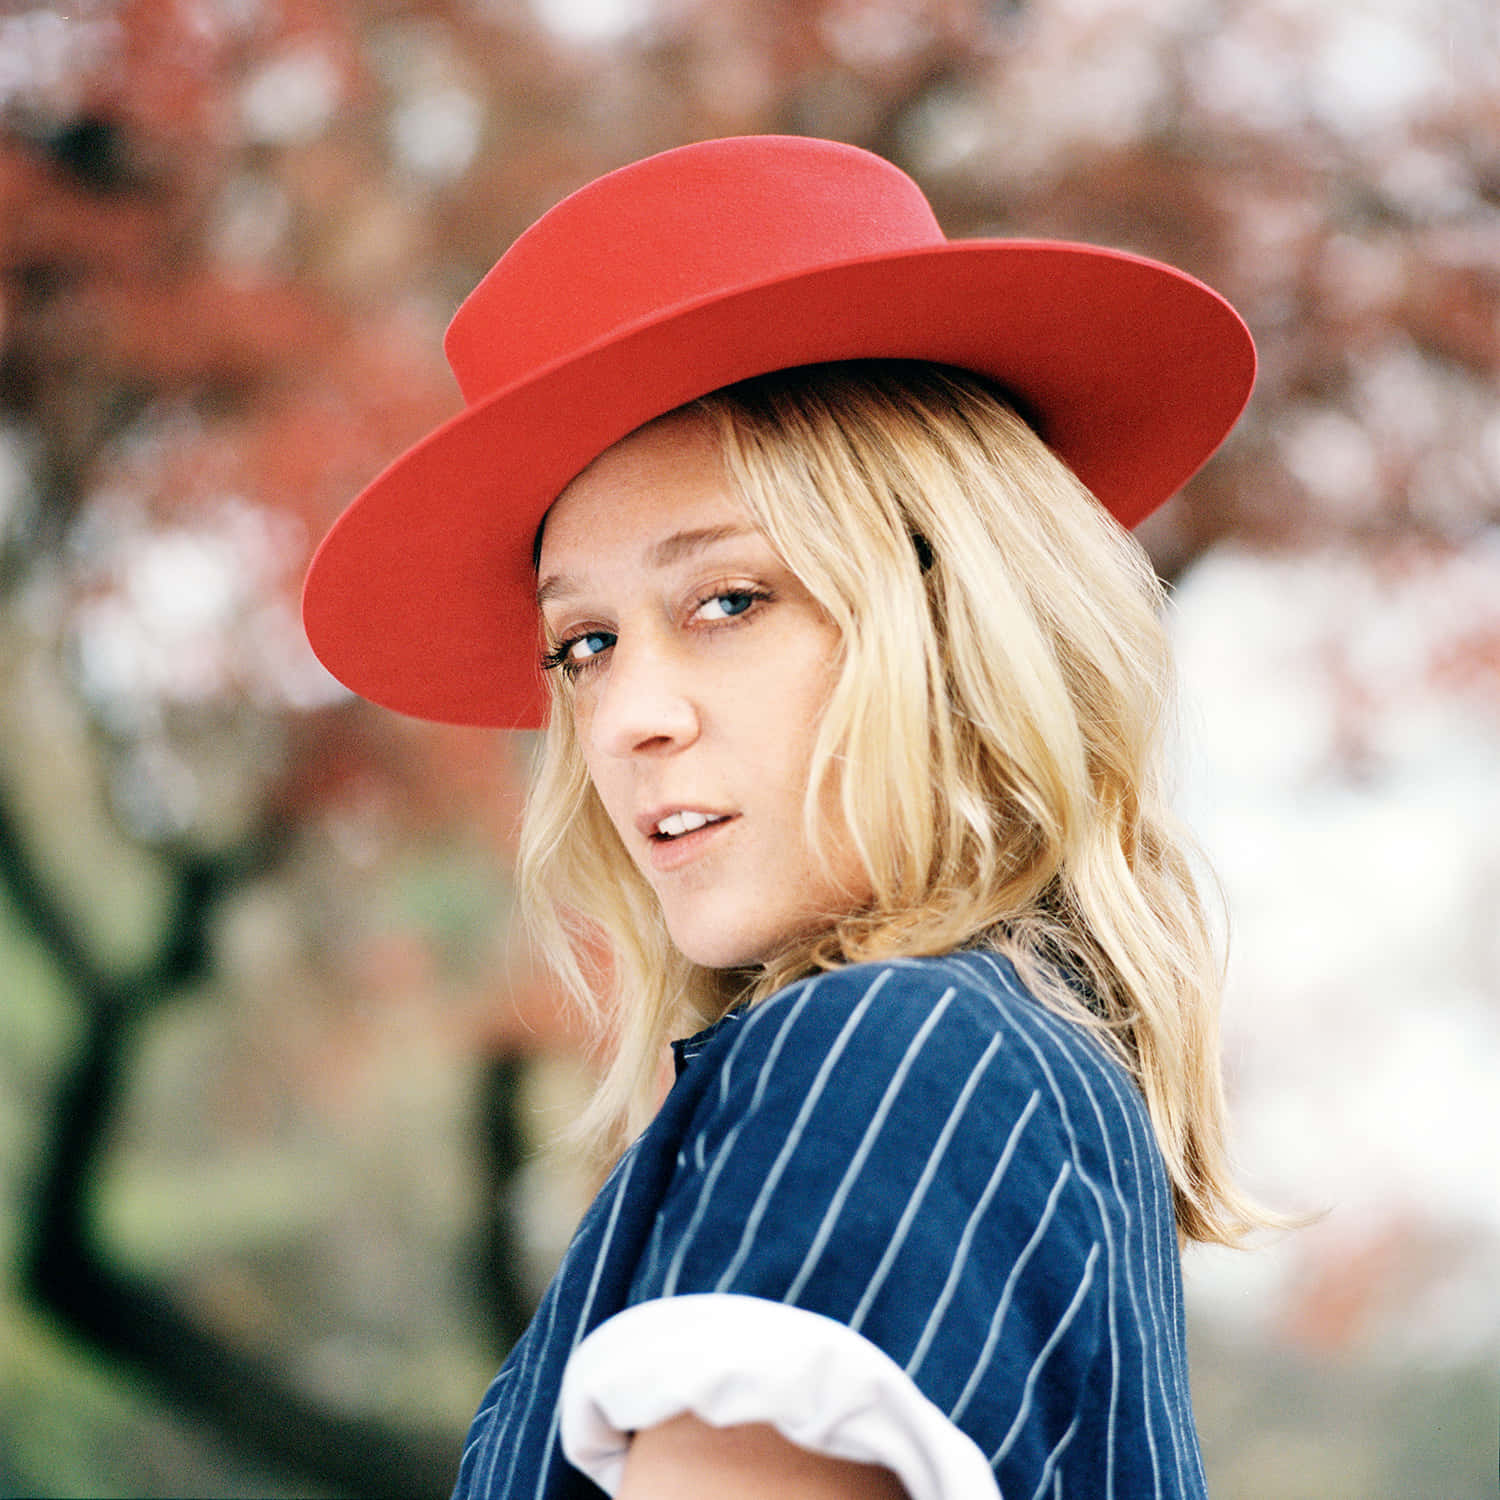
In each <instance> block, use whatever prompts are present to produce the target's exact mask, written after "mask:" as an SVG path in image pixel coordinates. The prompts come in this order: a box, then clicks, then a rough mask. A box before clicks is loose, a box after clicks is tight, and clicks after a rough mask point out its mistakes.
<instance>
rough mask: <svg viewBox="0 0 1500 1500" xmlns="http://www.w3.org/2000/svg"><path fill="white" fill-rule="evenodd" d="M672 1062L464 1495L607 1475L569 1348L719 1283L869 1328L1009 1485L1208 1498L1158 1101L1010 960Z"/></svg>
mask: <svg viewBox="0 0 1500 1500" xmlns="http://www.w3.org/2000/svg"><path fill="white" fill-rule="evenodd" d="M679 1068H680V1072H679V1077H678V1079H677V1081H676V1083H675V1085H674V1087H673V1088H672V1090H671V1092H670V1093H669V1094H668V1096H667V1099H666V1102H665V1103H664V1105H663V1106H662V1109H661V1111H660V1112H659V1114H658V1115H657V1117H656V1119H655V1120H654V1121H653V1122H652V1124H651V1126H650V1127H649V1128H648V1129H647V1130H646V1131H645V1132H644V1133H643V1134H642V1135H641V1137H640V1138H639V1139H638V1140H637V1141H636V1142H635V1144H634V1145H633V1146H632V1147H631V1149H630V1150H629V1151H628V1152H627V1153H626V1154H625V1155H624V1156H623V1157H622V1158H621V1160H620V1161H619V1163H618V1164H617V1165H616V1167H615V1169H614V1171H613V1172H612V1173H611V1175H610V1177H609V1179H608V1181H607V1182H606V1183H605V1185H604V1186H603V1188H602V1189H601V1190H600V1192H599V1195H598V1197H597V1198H596V1199H595V1201H594V1202H593V1204H592V1205H591V1206H590V1208H589V1210H588V1212H587V1214H586V1215H585V1217H584V1219H583V1221H582V1223H581V1225H580V1227H579V1229H578V1232H577V1234H576V1236H575V1237H574V1239H573V1242H572V1244H571V1245H570V1247H569V1249H568V1251H567V1254H566V1256H565V1257H564V1259H563V1262H562V1264H561V1266H560V1268H559V1270H558V1272H557V1275H556V1277H555V1279H554V1280H553V1282H552V1285H551V1286H550V1288H549V1289H548V1291H547V1294H546V1296H545V1298H544V1299H543V1301H542V1304H541V1306H540V1308H539V1310H538V1312H537V1314H536V1317H535V1319H534V1320H533V1322H532V1324H531V1327H530V1328H529V1329H528V1331H527V1333H526V1334H525V1336H524V1337H523V1338H522V1339H521V1341H520V1342H519V1343H518V1344H517V1346H516V1348H515V1349H514V1350H513V1351H512V1353H511V1355H510V1358H509V1359H508V1360H507V1361H506V1363H505V1366H504V1368H503V1369H502V1370H501V1371H500V1374H499V1375H498V1376H497V1377H496V1379H495V1381H494V1383H493V1384H492V1385H491V1387H490V1389H489V1391H488V1392H487V1393H486V1395H485V1398H484V1401H483V1404H482V1405H481V1407H480V1410H479V1413H478V1416H477V1417H476V1418H475V1421H474V1424H473V1427H472V1429H471V1431H470V1436H469V1442H468V1446H467V1448H466V1450H465V1452H464V1456H463V1463H462V1469H461V1472H460V1476H459V1480H458V1485H457V1489H456V1491H455V1495H456V1496H458V1497H464V1500H468V1497H474V1500H479V1497H485V1500H501V1497H504V1500H516V1497H522V1496H525V1497H527V1500H533V1497H534V1500H544V1497H545V1500H564V1497H570V1500H581V1497H585V1496H598V1495H599V1494H601V1493H602V1492H601V1491H600V1490H599V1489H598V1488H597V1486H595V1485H594V1484H593V1483H592V1481H590V1480H589V1479H587V1478H586V1477H584V1476H583V1475H582V1474H581V1473H580V1472H579V1471H578V1470H576V1469H575V1468H573V1467H572V1465H570V1464H569V1463H568V1461H567V1460H566V1459H565V1458H564V1457H563V1455H562V1453H561V1451H560V1449H559V1446H558V1415H557V1403H558V1391H559V1386H560V1383H561V1380H562V1375H563V1370H564V1367H565V1365H566V1364H567V1361H568V1358H569V1356H570V1354H571V1353H572V1351H573V1349H574V1348H575V1347H576V1346H577V1344H578V1343H579V1342H580V1341H581V1340H582V1339H583V1338H584V1337H585V1336H586V1335H587V1334H588V1333H589V1332H590V1331H591V1330H593V1329H595V1328H596V1327H598V1326H599V1325H600V1324H602V1323H604V1322H605V1321H606V1320H607V1319H609V1318H610V1317H611V1316H612V1315H614V1314H615V1313H618V1312H620V1311H621V1310H623V1309H625V1308H627V1307H631V1306H635V1305H637V1304H642V1303H647V1302H650V1301H652V1300H653V1299H659V1298H670V1297H674V1296H682V1295H686V1294H704V1293H708V1294H712V1293H729V1294H734V1295H737V1296H741V1297H745V1296H748V1297H754V1298H761V1299H767V1300H769V1301H773V1302H778V1303H785V1304H788V1305H790V1306H792V1307H796V1308H802V1309H806V1310H808V1311H810V1312H814V1313H819V1314H822V1315H823V1316H824V1317H827V1318H832V1319H834V1320H836V1321H837V1322H839V1323H842V1324H844V1325H846V1327H848V1328H850V1329H852V1330H854V1331H855V1332H856V1333H858V1334H859V1335H860V1336H861V1337H862V1338H863V1339H865V1340H868V1341H869V1342H870V1343H871V1344H873V1345H874V1346H875V1347H876V1348H878V1349H879V1350H881V1351H883V1352H884V1354H885V1355H887V1356H889V1357H890V1359H891V1360H894V1361H895V1362H896V1364H897V1365H899V1366H900V1367H901V1368H902V1369H903V1370H904V1371H905V1373H906V1376H908V1377H909V1378H910V1380H911V1381H912V1382H913V1383H914V1385H915V1386H916V1387H917V1388H918V1389H919V1390H920V1392H921V1393H922V1395H923V1396H925V1397H926V1398H927V1400H929V1401H930V1402H932V1403H933V1404H934V1405H935V1406H936V1407H937V1408H938V1409H939V1410H940V1411H941V1412H942V1413H943V1414H945V1416H946V1417H947V1418H948V1420H949V1421H951V1422H952V1423H953V1424H954V1425H955V1426H956V1427H957V1428H959V1429H960V1430H961V1431H962V1432H963V1433H964V1434H967V1436H968V1438H970V1439H972V1441H973V1442H974V1443H975V1444H977V1446H978V1448H979V1449H980V1450H981V1451H982V1453H983V1455H984V1456H985V1458H987V1459H988V1461H989V1464H990V1466H991V1469H992V1470H993V1473H994V1475H995V1478H996V1482H997V1486H998V1489H999V1492H1000V1494H1001V1495H1003V1496H1005V1497H1007V1500H1008V1497H1010V1496H1022V1497H1029V1496H1052V1497H1054V1500H1062V1497H1090V1500H1095V1497H1109V1496H1117V1497H1120V1500H1126V1497H1132V1500H1133V1497H1137V1496H1157V1497H1178V1496H1201V1495H1203V1494H1205V1493H1206V1490H1205V1486H1204V1479H1203V1470H1202V1464H1201V1461H1200V1457H1199V1450H1198V1439H1197V1433H1196V1430H1195V1428H1194V1424H1193V1414H1192V1406H1191V1401H1190V1397H1189V1391H1188V1374H1187V1356H1186V1348H1185V1341H1184V1327H1183V1309H1182V1290H1181V1279H1180V1273H1179V1261H1178V1249H1177V1238H1176V1229H1175V1224H1174V1221H1173V1215H1172V1197H1171V1192H1170V1188H1169V1185H1168V1181H1167V1178H1166V1174H1165V1172H1164V1170H1163V1167H1162V1163H1161V1159H1160V1155H1159V1152H1158V1150H1157V1147H1156V1143H1155V1138H1154V1135H1153V1133H1152V1129H1151V1124H1150V1120H1149V1117H1148V1115H1147V1113H1146V1110H1145V1107H1144V1104H1143V1101H1142V1099H1141V1097H1140V1094H1139V1092H1138V1090H1137V1089H1136V1088H1135V1086H1134V1085H1133V1083H1132V1082H1131V1081H1130V1079H1129V1078H1128V1076H1127V1075H1126V1074H1125V1073H1124V1071H1123V1070H1122V1069H1121V1068H1120V1067H1119V1065H1118V1064H1117V1063H1116V1062H1114V1060H1113V1059H1111V1058H1110V1057H1109V1056H1108V1055H1107V1054H1106V1052H1105V1051H1104V1049H1103V1048H1102V1047H1101V1046H1100V1045H1099V1044H1098V1043H1097V1042H1096V1041H1095V1040H1094V1039H1093V1038H1092V1037H1090V1036H1089V1035H1088V1034H1087V1033H1086V1032H1084V1031H1083V1030H1082V1029H1081V1028H1080V1027H1078V1026H1076V1025H1074V1024H1072V1023H1070V1022H1068V1021H1065V1020H1063V1019H1061V1018H1059V1017H1058V1016H1056V1015H1055V1014H1053V1013H1052V1012H1050V1011H1047V1010H1045V1009H1044V1008H1043V1007H1042V1006H1041V1005H1040V1004H1039V1003H1038V1002H1037V1001H1036V1000H1035V999H1033V998H1032V997H1031V996H1030V995H1029V994H1028V993H1027V992H1026V990H1025V989H1024V988H1023V987H1022V985H1021V984H1020V982H1019V980H1018V979H1017V977H1016V975H1015V972H1014V970H1013V969H1012V968H1011V966H1010V965H1009V963H1008V962H1007V961H1005V960H1004V959H1001V958H998V957H996V956H995V955H993V954H989V953H977V952H970V953H960V954H954V955H951V956H948V957H944V958H936V959H913V960H896V961H892V962H887V963H878V964H862V965H857V966H854V967H851V968H847V969H842V970H838V971H835V972H833V973H829V974H823V975H819V976H816V977H814V978H811V979H807V980H803V981H800V982H798V983H797V984H794V985H791V986H789V987H788V988H787V989H785V990H783V991H781V992H780V993H779V994H777V995H775V996H773V997H771V998H770V999H768V1000H766V1001H765V1002H763V1003H762V1004H761V1005H759V1006H757V1007H755V1008H754V1009H752V1010H749V1011H745V1012H735V1013H732V1014H731V1015H730V1016H727V1017H726V1018H725V1019H724V1020H723V1021H721V1022H719V1023H718V1024H717V1025H715V1026H713V1027H711V1028H710V1029H709V1030H708V1031H707V1032H705V1033H703V1034H702V1035H700V1036H699V1037H697V1038H694V1039H693V1040H692V1042H690V1043H688V1044H686V1045H685V1046H683V1047H681V1048H680V1050H679ZM714 1352H715V1354H716V1356H717V1357H720V1358H722V1357H724V1351H714ZM729 1357H730V1358H732V1351H731V1352H730V1354H729ZM651 1378H652V1376H651V1370H650V1350H649V1348H647V1349H642V1351H641V1369H640V1379H641V1381H643V1382H648V1381H650V1380H651Z"/></svg>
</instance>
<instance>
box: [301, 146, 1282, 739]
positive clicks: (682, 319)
mask: <svg viewBox="0 0 1500 1500" xmlns="http://www.w3.org/2000/svg"><path fill="white" fill-rule="evenodd" d="M445 348H446V351H447V355H448V360H449V363H450V364H451V365H452V366H453V370H454V373H455V374H456V375H457V376H458V381H459V385H460V387H461V388H462V390H463V396H464V402H465V406H464V410H463V411H462V412H461V413H460V414H459V415H458V416H456V417H454V418H453V419H452V420H451V421H449V422H447V423H446V424H444V425H443V426H442V427H440V428H439V429H438V430H437V431H436V432H434V433H433V434H431V436H429V437H428V438H426V439H425V440H424V441H423V442H421V443H419V444H418V445H417V446H416V447H415V448H412V449H411V450H410V451H409V452H407V453H405V454H404V455H402V457H400V458H399V459H397V460H396V462H395V463H394V464H392V465H391V467H390V468H388V469H387V470H386V471H385V472H384V473H383V474H381V475H380V476H379V478H377V479H376V480H375V481H374V482H373V483H372V484H370V485H369V487H368V488H366V489H365V490H364V491H363V493H361V494H360V495H359V496H358V497H357V498H356V499H355V500H354V501H353V502H352V503H351V504H350V506H349V508H348V509H347V510H346V511H345V512H344V513H343V515H342V516H340V517H339V519H338V521H337V522H336V523H335V525H334V526H333V529H332V530H331V531H330V532H329V534H328V536H327V537H326V538H325V540H324V542H323V544H322V546H321V547H320V548H319V550H318V553H317V556H316V557H315V558H314V559H313V563H312V568H311V570H310V572H309V574H308V578H307V585H306V589H305V592H304V595H303V619H304V622H305V624H306V627H307V634H308V638H309V639H310V640H311V642H312V644H313V648H314V650H315V651H316V652H317V654H318V656H319V657H320V658H321V659H322V661H323V663H324V665H325V666H327V667H328V669H329V671H331V672H332V673H333V674H334V676H335V677H337V678H338V679H339V680H340V681H341V682H343V683H344V684H345V685H346V686H348V687H350V688H352V689H353V690H354V691H355V692H357V693H360V694H362V695H363V696H364V697H366V698H370V699H372V700H373V701H375V702H376V703H381V704H384V705H386V706H387V707H389V708H394V709H397V710H399V711H400V712H402V713H407V714H412V715H415V716H416V717H418V718H424V719H435V720H439V721H442V722H446V723H455V724H488V725H494V726H500V727H506V728H532V727H536V726H538V725H540V724H542V723H544V722H545V719H546V714H547V699H546V692H545V689H544V687H543V685H542V680H541V673H540V671H539V669H538V665H537V659H538V655H539V649H540V648H539V638H538V628H537V610H536V604H535V599H534V592H535V588H536V577H535V574H534V572H533V567H532V541H533V538H534V537H535V535H536V530H537V527H538V525H539V524H540V522H541V519H542V516H543V515H544V514H545V512H546V510H547V507H548V506H549V505H550V504H551V503H552V501H553V500H554V499H555V498H556V497H557V495H558V493H559V492H560V491H561V490H562V489H563V487H564V486H565V485H566V484H567V483H568V482H569V481H570V480H571V479H572V478H573V477H574V476H575V475H576V474H578V473H579V471H580V470H582V469H583V468H585V467H586V466H587V465H588V464H589V463H590V462H591V461H592V460H593V459H594V458H596V457H597V456H598V455H599V454H600V453H602V452H603V451H604V450H605V449H606V448H608V447H609V446H610V445H611V444H612V443H615V442H617V441H618V440H619V439H620V438H622V437H625V436H626V435H627V434H628V433H630V432H632V431H634V430H635V428H637V427H639V426H640V425H641V424H642V423H643V422H647V421H649V420H650V419H651V418H653V417H657V416H660V415H661V414H662V413H664V412H667V411H670V410H672V408H674V407H677V406H681V405H682V404H683V403H684V402H687V401H692V400H694V399H696V398H697V397H699V396H702V395H705V394H707V393H708V392H709V391H713V390H717V389H718V388H719V387H720V386H724V385H729V384H732V383H733V382H735V381H737V380H743V379H745V378H747V377H749V376H752V375H761V374H765V373H767V372H768V371H771V370H780V369H787V368H790V367H791V366H794V365H805V364H817V363H822V362H825V361H829V360H844V359H868V358H893V359H920V360H932V361H936V362H939V363H942V364H949V365H957V366H960V367H962V368H964V369H969V370H975V371H978V372H980V373H982V374H984V375H987V376H990V377H991V378H993V379H994V380H996V381H998V382H999V383H1000V384H1001V385H1002V386H1003V387H1005V388H1006V390H1007V391H1009V392H1010V393H1011V394H1012V395H1013V396H1014V398H1015V399H1016V401H1017V404H1018V405H1019V406H1020V408H1021V409H1022V410H1023V411H1024V412H1025V413H1026V414H1027V416H1028V418H1029V419H1030V420H1032V421H1033V422H1034V424H1035V425H1036V427H1037V430H1038V431H1039V433H1040V434H1041V436H1042V437H1043V439H1044V440H1045V441H1046V442H1047V443H1048V444H1049V445H1050V446H1051V447H1052V448H1053V450H1054V451H1055V452H1056V453H1058V454H1059V455H1060V456H1061V457H1062V458H1063V459H1064V460H1065V461H1066V462H1067V463H1068V464H1069V465H1070V466H1071V467H1072V469H1073V471H1074V472H1075V473H1076V474H1077V475H1078V477H1079V478H1080V479H1081V480H1082V481H1083V482H1084V483H1085V484H1086V485H1088V487H1089V488H1090V489H1091V490H1092V491H1093V492H1094V494H1096V495H1097V496H1098V497H1099V499H1100V500H1101V501H1102V502H1103V503H1104V504H1105V505H1106V506H1107V507H1108V508H1109V510H1110V511H1111V512H1112V513H1113V514H1114V515H1115V516H1116V517H1117V518H1118V519H1119V520H1120V521H1121V522H1122V523H1123V524H1124V525H1126V526H1134V525H1135V523H1136V522H1137V521H1139V520H1140V519H1141V518H1142V517H1143V516H1145V515H1146V514H1147V513H1148V512H1150V511H1151V510H1153V509H1154V508H1155V507H1156V506H1158V505H1159V504H1161V502H1162V501H1163V500H1165V499H1166V498H1167V497H1168V496H1169V495H1171V494H1172V493H1173V492H1174V491H1175V490H1177V489H1178V488H1179V487H1180V486H1181V485H1182V484H1183V483H1184V482H1185V481H1186V480H1187V478H1188V477H1189V476H1190V475H1191V474H1192V473H1193V472H1194V471H1195V470H1197V469H1198V468H1199V466H1200V465H1201V464H1203V463H1204V462H1205V461H1206V460H1207V459H1208V457H1209V455H1210V454H1211V453H1212V452H1213V451H1214V449H1215V448H1217V447H1218V445H1219V444H1220V443H1221V442H1222V441H1223V439H1224V437H1225V435H1226V434H1227V433H1228V431H1229V429H1230V428H1231V427H1232V426H1233V425H1234V422H1235V420H1236V418H1237V417H1238V416H1239V414H1240V411H1241V410H1242V409H1243V407H1244V405H1245V402H1246V401H1247V400H1248V398H1249V395H1250V387H1251V384H1252V382H1253V380H1254V376H1255V349H1254V346H1253V344H1252V343H1251V340H1250V335H1249V333H1248V332H1247V331H1246V329H1245V326H1244V324H1243V323H1242V322H1241V321H1240V319H1239V317H1238V315H1237V314H1236V313H1235V311H1234V309H1233V308H1231V307H1230V306H1229V304H1228V303H1227V302H1225V301H1224V300H1223V298H1221V297H1220V296H1219V295H1218V294H1217V293H1216V292H1213V291H1211V290H1210V289H1209V288H1208V287H1206V286H1204V285H1203V284H1202V283H1201V282H1199V281H1195V280H1194V279H1193V278H1192V277H1190V276H1187V275H1185V274H1184V273H1183V272H1181V271H1177V270H1174V269H1172V268H1171V267H1169V266H1163V265H1159V264H1157V263H1156V262H1154V261H1148V260H1144V259H1142V258H1140V257H1138V256H1134V255H1126V254H1123V253H1121V252H1118V251H1112V250H1103V249H1098V248H1096V247H1094V246H1090V245H1071V244H1058V243H1044V242H1028V241H1019V240H962V241H949V240H947V239H945V238H944V236H943V232H942V230H941V229H940V228H939V227H938V224H937V221H936V219H934V217H933V214H932V210H931V208H930V207H929V206H928V204H927V201H926V199H925V198H923V196H922V193H921V191H920V189H918V187H917V186H916V184H915V183H914V182H912V181H911V179H910V178H909V177H907V176H906V175H905V174H904V173H902V172H900V171H899V170H898V169H897V168H895V167H893V166H891V165H890V163H889V162H886V161H883V160H881V159H880V158H879V157H877V156H872V155H870V153H868V152H866V151H861V150H858V149H857V148H855V147H852V146H846V145H841V144H838V143H836V142H832V141H819V140H808V139H804V138H801V137H787V136H746V137H739V138H735V139H730V140H718V141H706V142H703V143H701V144H698V145H693V146H683V147H680V148H678V149H677V150H674V151H667V152H664V153H663V154H661V155H659V156H653V157H649V158H648V159H646V160H645V161H640V162H636V163H634V164H633V165H631V166H628V167H624V168H621V169H620V170H619V171H616V172H611V173H610V174H609V175H608V176H605V177H601V178H599V179H598V180H597V181H595V182H592V183H590V184H589V185H588V186H586V187H583V188H580V189H579V190H578V191H577V192H576V193H574V194H572V196H570V197H568V198H566V199H565V200H564V201H563V202H561V203H559V204H558V205H557V206H556V207H555V208H553V209H552V210H551V211H550V212H548V213H547V214H545V215H543V217H542V218H541V219H539V220H538V221H537V222H536V223H535V224H533V225H532V227H531V228H530V229H528V230H527V231H526V232H525V233H524V234H523V235H522V236H521V237H520V238H519V239H518V240H517V241H516V242H515V244H514V245H512V246H511V248H510V250H509V251H507V252H506V254H505V255H504V257H503V258H502V259H501V260H500V262H499V263H498V264H497V265H496V266H495V268H494V269H493V270H492V271H491V272H490V273H489V275H488V276H486V277H485V278H484V280H483V281H482V282H481V283H480V284H479V286H478V287H477V288H476V289H475V290H474V292H473V293H472V295H470V297H469V298H468V299H467V301H465V303H464V304H463V306H462V307H461V308H460V309H459V310H458V313H457V315H456V316H455V317H454V319H453V323H452V325H451V326H450V327H449V329H448V335H447V339H446V341H445Z"/></svg>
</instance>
